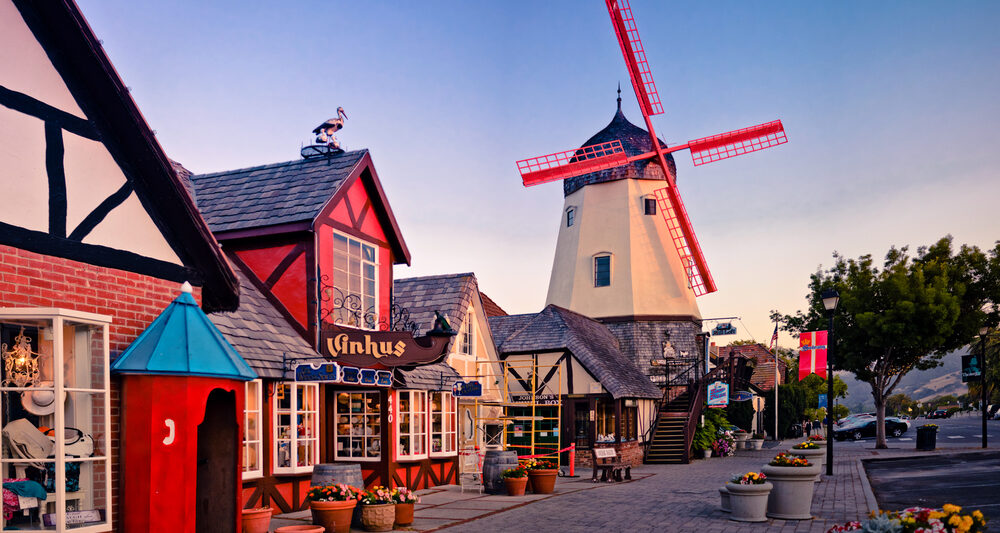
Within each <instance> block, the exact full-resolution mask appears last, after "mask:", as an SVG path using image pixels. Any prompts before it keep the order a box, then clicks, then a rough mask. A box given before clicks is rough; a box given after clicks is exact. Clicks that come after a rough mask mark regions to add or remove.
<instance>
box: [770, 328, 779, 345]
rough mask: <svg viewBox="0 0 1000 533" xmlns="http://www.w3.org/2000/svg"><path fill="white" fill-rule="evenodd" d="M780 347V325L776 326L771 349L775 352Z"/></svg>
mask: <svg viewBox="0 0 1000 533" xmlns="http://www.w3.org/2000/svg"><path fill="white" fill-rule="evenodd" d="M777 346H778V325H777V324H775V325H774V335H771V346H770V349H771V350H772V351H773V350H774V349H775V348H776V347H777Z"/></svg>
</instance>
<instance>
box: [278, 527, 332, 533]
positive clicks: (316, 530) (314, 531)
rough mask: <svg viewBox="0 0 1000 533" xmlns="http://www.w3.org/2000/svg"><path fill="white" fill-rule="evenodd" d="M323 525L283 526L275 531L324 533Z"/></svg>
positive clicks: (280, 532) (284, 532) (283, 532)
mask: <svg viewBox="0 0 1000 533" xmlns="http://www.w3.org/2000/svg"><path fill="white" fill-rule="evenodd" d="M323 531H325V530H324V529H323V526H281V527H279V528H278V529H275V530H274V533H323Z"/></svg>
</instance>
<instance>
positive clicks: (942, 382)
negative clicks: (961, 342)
mask: <svg viewBox="0 0 1000 533" xmlns="http://www.w3.org/2000/svg"><path fill="white" fill-rule="evenodd" d="M967 353H969V352H968V350H967V349H962V350H959V351H955V352H952V353H950V354H948V355H946V356H944V357H942V358H941V362H942V363H944V364H943V365H942V366H939V367H935V368H931V369H929V370H914V371H913V372H910V373H909V374H907V375H905V376H903V380H902V381H900V382H899V385H898V386H897V387H896V388H895V389H894V390H893V391H892V392H893V394H895V393H897V392H902V393H903V394H906V395H907V396H909V397H910V398H913V399H914V400H916V401H918V402H925V401H928V400H932V399H934V398H936V397H938V396H944V395H946V394H954V395H955V396H959V395H961V394H965V393H966V392H968V389H967V388H966V386H965V384H964V383H962V357H961V356H962V355H965V354H967ZM837 375H838V376H840V379H842V380H844V383H847V398H846V399H844V400H842V402H843V404H844V405H846V406H847V407H848V408H849V409H850V410H851V412H852V413H858V412H866V411H874V410H875V403H874V402H873V401H872V389H871V387H870V386H869V385H868V384H867V383H865V382H863V381H858V380H857V379H855V378H854V374H851V373H850V372H837Z"/></svg>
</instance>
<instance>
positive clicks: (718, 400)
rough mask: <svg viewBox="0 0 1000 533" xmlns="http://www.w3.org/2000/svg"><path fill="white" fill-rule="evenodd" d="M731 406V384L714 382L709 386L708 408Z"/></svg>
mask: <svg viewBox="0 0 1000 533" xmlns="http://www.w3.org/2000/svg"><path fill="white" fill-rule="evenodd" d="M728 405H729V384H728V383H725V382H722V381H713V382H712V383H711V384H710V385H709V386H708V406H709V407H726V406H728Z"/></svg>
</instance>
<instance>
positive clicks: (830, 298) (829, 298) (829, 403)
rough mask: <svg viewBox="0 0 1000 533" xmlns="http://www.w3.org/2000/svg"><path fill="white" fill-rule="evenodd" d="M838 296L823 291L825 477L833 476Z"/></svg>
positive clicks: (831, 292)
mask: <svg viewBox="0 0 1000 533" xmlns="http://www.w3.org/2000/svg"><path fill="white" fill-rule="evenodd" d="M839 302H840V294H839V293H838V292H837V290H836V289H827V290H825V291H823V308H824V309H826V314H827V316H828V317H829V319H830V327H829V328H828V330H827V334H826V475H828V476H832V475H833V315H834V313H835V312H836V311H837V304H838V303H839Z"/></svg>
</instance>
